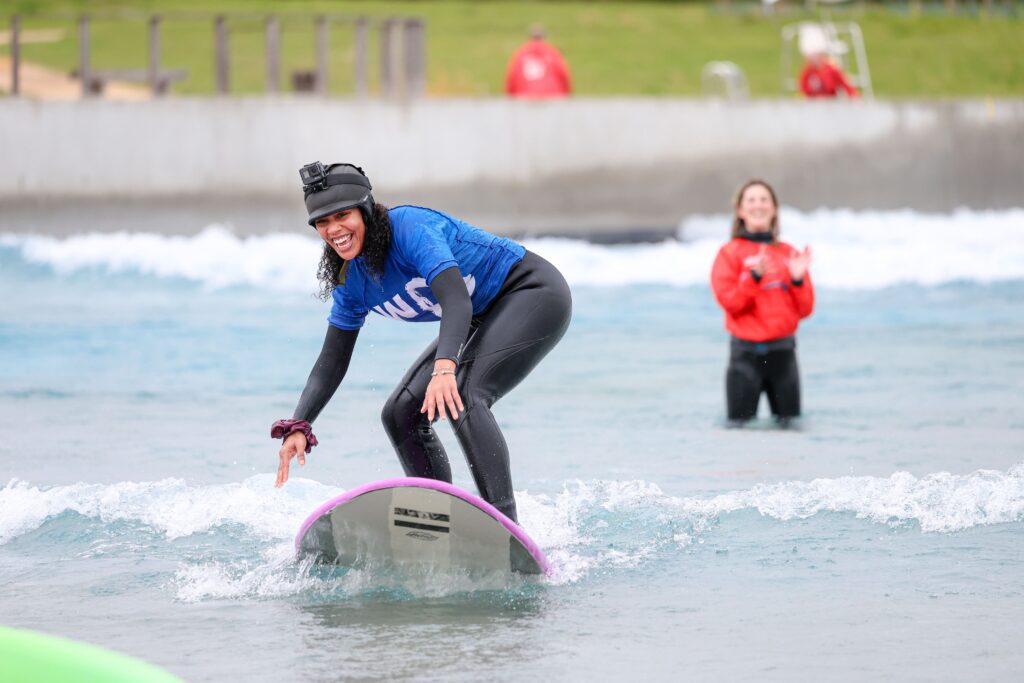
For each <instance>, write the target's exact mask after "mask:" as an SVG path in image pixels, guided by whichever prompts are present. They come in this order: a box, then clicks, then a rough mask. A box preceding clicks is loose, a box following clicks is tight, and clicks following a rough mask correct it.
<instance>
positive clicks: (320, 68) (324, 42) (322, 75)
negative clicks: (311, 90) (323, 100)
mask: <svg viewBox="0 0 1024 683" xmlns="http://www.w3.org/2000/svg"><path fill="white" fill-rule="evenodd" d="M329 37H330V36H329V33H328V25H327V17H325V16H323V15H321V16H318V17H317V18H316V91H317V93H319V94H320V95H326V94H327V64H328V63H329V58H328V56H329V53H330V48H329V47H328V39H329Z"/></svg>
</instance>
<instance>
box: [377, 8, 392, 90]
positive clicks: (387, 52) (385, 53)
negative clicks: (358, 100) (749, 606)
mask: <svg viewBox="0 0 1024 683" xmlns="http://www.w3.org/2000/svg"><path fill="white" fill-rule="evenodd" d="M393 22H394V19H385V20H384V21H382V22H381V24H380V94H381V97H392V96H393V95H394V94H395V93H394V89H395V86H394V83H395V79H394V68H393V65H392V63H391V37H392V34H391V25H392V23H393Z"/></svg>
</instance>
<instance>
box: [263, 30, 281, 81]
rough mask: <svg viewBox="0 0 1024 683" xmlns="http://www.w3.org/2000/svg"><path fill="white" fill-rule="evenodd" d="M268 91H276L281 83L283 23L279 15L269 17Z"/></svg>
mask: <svg viewBox="0 0 1024 683" xmlns="http://www.w3.org/2000/svg"><path fill="white" fill-rule="evenodd" d="M266 44H267V50H266V52H267V92H268V93H276V92H277V91H278V87H279V85H280V83H281V24H280V23H279V22H278V20H277V15H274V14H272V15H270V16H269V17H267V27H266Z"/></svg>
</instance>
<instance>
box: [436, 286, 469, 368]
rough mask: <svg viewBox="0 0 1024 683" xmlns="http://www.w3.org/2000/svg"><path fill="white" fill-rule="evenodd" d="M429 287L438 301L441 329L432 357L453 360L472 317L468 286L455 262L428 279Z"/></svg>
mask: <svg viewBox="0 0 1024 683" xmlns="http://www.w3.org/2000/svg"><path fill="white" fill-rule="evenodd" d="M430 290H431V291H432V292H433V293H434V296H435V297H436V298H437V303H439V304H440V305H441V330H440V332H438V335H437V353H436V354H434V359H435V360H438V359H441V358H448V359H451V360H453V361H455V362H456V363H458V362H459V359H460V358H461V357H462V349H463V347H464V346H465V345H466V337H467V336H468V335H469V323H470V321H471V320H472V319H473V302H472V301H471V300H470V298H469V290H468V289H466V283H465V281H464V280H463V279H462V274H461V273H459V269H458V267H456V266H452V267H451V268H446V269H445V270H442V271H441V272H440V273H438V274H437V276H436V277H435V278H434V280H433V282H431V283H430Z"/></svg>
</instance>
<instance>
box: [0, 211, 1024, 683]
mask: <svg viewBox="0 0 1024 683" xmlns="http://www.w3.org/2000/svg"><path fill="white" fill-rule="evenodd" d="M1018 213H1019V212H1018ZM1018 213H1013V214H1011V215H1010V216H1009V218H1010V219H1013V220H1019V215H1018ZM804 218H806V217H804ZM834 218H835V220H836V221H838V220H840V219H842V220H851V221H854V222H855V223H856V221H858V220H859V221H860V222H861V223H860V224H861V226H862V228H863V232H864V233H865V234H868V233H870V232H871V230H873V229H874V228H875V227H877V226H878V225H879V224H880V223H884V220H882V219H879V218H878V216H875V215H864V216H856V215H855V216H853V217H852V218H851V217H849V216H846V217H845V218H844V217H843V216H840V215H836V216H834ZM997 218H998V217H997ZM799 219H800V217H799V216H797V217H794V218H791V219H790V220H789V222H788V223H785V224H786V225H790V226H793V228H792V231H793V232H798V230H797V228H798V227H799ZM934 220H939V219H936V218H934V217H931V218H929V217H918V218H916V219H915V220H913V221H911V225H910V228H914V229H918V230H919V229H921V227H922V224H924V223H926V222H927V221H934ZM981 220H982V217H977V216H975V217H968V218H964V217H963V216H959V217H957V216H952V217H948V221H950V222H951V223H952V224H953V225H954V226H955V225H956V224H957V223H958V222H960V223H964V222H965V221H981ZM1002 220H1003V222H1006V221H1007V220H1008V217H1007V216H1005V215H1004V216H1002ZM915 221H916V222H915ZM1011 222H1012V221H1011ZM686 227H689V229H690V231H693V232H696V233H699V232H700V230H699V229H700V227H701V226H700V225H699V224H692V225H689V226H684V228H686ZM961 227H963V226H962V225H961ZM684 232H685V230H684ZM923 232H927V233H928V236H930V237H931V238H934V237H935V229H930V230H927V231H923ZM960 232H965V233H966V232H969V231H966V230H961V231H960ZM1020 234H1024V233H1020ZM897 237H899V236H898V235H897V236H894V237H893V244H894V245H895V244H896V242H897V241H898V240H897ZM904 237H905V240H911V242H912V240H913V239H914V238H911V237H906V236H904ZM997 237H998V239H1005V236H997ZM90 239H91V240H92V241H89V240H85V239H81V240H80V239H77V238H68V239H64V240H49V241H47V240H42V241H40V240H39V239H38V238H23V237H17V236H7V237H5V238H4V240H0V291H2V292H3V293H4V296H3V297H0V358H2V359H3V363H2V369H0V414H2V415H4V418H3V425H4V430H3V431H4V434H5V436H6V438H5V439H4V440H3V442H2V443H0V485H2V488H0V622H2V623H4V624H7V625H12V626H16V627H23V628H33V629H37V630H40V631H44V632H47V633H53V634H58V635H62V636H67V637H71V638H76V639H80V640H85V641H88V642H92V643H96V644H99V645H102V646H105V647H108V648H112V649H115V650H119V651H122V652H126V653H128V654H132V655H135V656H139V657H142V658H144V659H146V660H148V661H150V662H152V663H154V664H157V665H159V666H162V667H164V668H166V669H168V670H169V671H171V672H173V673H175V674H178V675H180V676H182V677H183V678H185V679H187V680H190V681H214V680H226V679H230V680H253V681H262V680H266V681H276V680H324V681H326V680H344V679H347V678H353V679H371V680H373V679H379V680H396V679H417V680H446V681H447V680H467V681H469V680H479V679H480V678H483V677H486V678H488V679H492V680H499V681H504V680H524V679H527V678H536V677H546V678H555V679H558V680H575V679H596V680H609V679H613V678H626V677H628V678H641V677H645V678H650V679H654V680H678V679H680V678H682V677H686V676H695V677H698V678H702V679H735V678H743V679H757V680H792V679H794V678H796V679H812V678H828V679H830V680H863V679H865V678H882V677H885V678H899V679H901V680H902V679H909V680H936V679H944V680H962V679H971V680H998V679H1002V680H1006V679H1013V678H1016V677H1018V676H1019V674H1020V672H1021V671H1022V670H1024V654H1022V653H1021V650H1020V647H1019V645H1018V642H1019V624H1020V623H1021V621H1022V619H1024V594H1022V593H1024V588H1022V586H1024V563H1022V561H1021V559H1020V558H1021V555H1020V548H1021V547H1022V544H1024V399H1022V398H1021V395H1022V394H1021V387H1022V386H1024V310H1022V306H1021V303H1020V302H1021V301H1022V300H1024V261H1019V262H1015V263H1017V264H1019V265H1014V264H1013V263H1009V262H1008V261H1007V262H1005V263H1004V262H1001V261H1000V260H999V259H1005V255H996V256H992V257H991V259H988V260H979V261H977V262H976V263H975V266H976V267H975V268H974V271H975V272H977V273H979V275H978V276H977V277H969V276H964V274H963V272H960V271H957V270H956V268H958V267H962V268H963V269H964V270H965V271H966V272H967V273H968V274H969V273H970V272H971V269H970V268H969V267H965V266H963V260H964V259H965V258H968V259H969V258H971V256H970V253H971V252H970V251H969V249H965V248H964V247H963V245H950V246H948V247H947V248H946V251H944V250H943V249H938V250H933V251H931V252H929V254H930V256H929V258H928V259H920V261H919V262H915V261H914V260H913V259H908V260H907V261H906V262H905V266H906V268H907V269H908V271H905V272H904V275H905V276H906V277H905V281H904V282H902V283H896V282H890V281H888V280H887V279H886V277H887V275H886V274H887V273H888V271H885V269H879V270H878V271H874V270H872V269H871V268H868V267H866V266H865V263H864V261H863V258H864V257H863V254H862V253H861V251H858V249H860V248H861V247H862V246H863V245H858V244H854V245H852V246H851V245H849V244H848V241H844V239H845V238H844V239H839V238H836V239H832V238H830V237H829V236H828V235H826V234H823V233H822V234H814V235H811V237H810V238H809V240H808V241H813V242H814V243H815V245H816V249H817V253H818V262H817V263H816V266H815V267H817V268H818V269H819V270H818V271H816V272H820V276H819V278H820V282H821V283H822V285H821V287H820V289H819V297H818V309H817V312H816V314H815V315H814V317H813V318H811V319H810V320H809V321H808V322H807V323H806V324H805V325H804V326H803V327H802V329H801V333H800V336H799V344H800V346H799V357H800V363H801V367H802V371H803V382H804V403H805V412H806V419H805V421H804V424H803V427H802V429H801V430H799V431H785V432H780V431H777V430H775V429H773V428H772V425H771V422H770V421H769V420H768V419H762V420H760V421H758V423H757V424H755V425H754V426H752V427H751V428H749V429H744V430H727V429H725V428H724V427H723V424H722V423H723V410H724V405H723V403H724V397H723V387H722V384H723V375H724V369H725V361H726V355H727V342H726V339H725V335H724V332H723V331H722V329H721V314H720V312H719V311H718V309H717V307H716V306H715V305H714V302H713V300H712V299H711V296H710V292H709V290H708V289H707V287H706V286H705V285H704V279H705V278H706V273H707V270H702V269H703V268H704V261H706V259H707V258H708V256H707V254H711V255H713V248H711V246H710V245H711V240H706V241H701V240H699V239H697V240H695V241H693V242H681V243H670V244H665V245H650V246H645V247H639V246H633V247H625V246H623V247H600V248H599V247H595V246H593V245H585V244H580V243H572V242H566V241H545V240H541V241H533V242H531V243H530V246H531V248H533V249H535V250H536V251H538V252H539V253H541V254H542V255H545V256H549V257H550V258H551V259H552V260H553V261H555V262H556V264H558V265H560V266H561V267H562V268H563V270H564V271H565V272H566V273H567V276H569V279H570V282H571V283H572V284H573V286H574V291H575V318H574V322H573V326H572V328H571V329H570V332H569V333H568V335H567V336H566V338H565V340H564V341H563V343H562V344H561V345H560V346H559V347H558V348H557V349H556V350H555V351H554V352H553V353H552V355H551V356H549V358H548V359H547V360H545V362H544V363H543V364H542V365H541V366H540V368H539V369H538V370H537V371H536V373H535V374H534V375H533V376H531V377H530V378H529V379H528V380H527V381H526V382H525V383H524V384H523V385H522V386H521V387H520V388H519V389H517V391H516V392H514V393H513V394H512V395H510V396H508V397H507V398H506V399H505V400H503V401H502V402H501V403H499V404H498V406H497V407H496V411H495V412H496V414H497V416H498V418H499V420H500V421H501V423H502V425H503V428H504V430H505V433H506V436H507V438H508V440H509V442H510V446H511V449H512V452H513V473H514V476H515V483H516V490H517V492H518V499H519V506H520V515H521V521H522V523H523V525H524V527H525V528H526V529H527V531H528V532H529V533H530V534H531V535H532V536H533V537H534V538H535V539H536V540H537V541H538V543H539V544H540V545H541V547H542V548H543V549H544V550H545V552H546V553H547V554H548V556H549V558H550V559H551V561H552V564H553V565H554V567H555V571H554V574H553V575H552V576H551V577H550V578H548V579H546V580H542V581H532V580H527V579H520V578H511V579H496V578H491V579H488V580H479V581H470V580H469V579H467V578H465V577H460V576H443V575H411V576H409V575H406V576H399V575H387V576H381V575H369V574H367V573H365V572H349V573H344V572H324V571H318V570H310V569H309V568H307V567H304V566H300V565H297V564H296V563H295V562H294V561H293V559H292V556H291V542H292V538H293V535H294V533H295V531H296V530H297V528H298V526H299V524H300V523H301V521H302V520H303V518H304V517H305V516H306V514H308V512H309V511H311V510H312V509H313V508H314V507H315V506H316V505H317V504H319V503H321V502H323V501H324V500H326V499H327V498H328V497H330V496H333V495H336V494H338V493H340V492H341V491H343V490H345V489H348V488H351V487H354V486H357V485H360V484H362V483H365V482H367V481H371V480H374V479H380V478H387V477H392V476H396V475H398V474H399V473H400V469H399V467H398V464H397V461H396V459H395V457H394V455H393V454H392V453H391V452H390V449H389V448H388V447H387V439H386V437H385V435H384V433H383V430H382V427H381V426H380V424H379V419H378V414H379V411H380V407H381V404H382V403H383V400H384V398H385V397H386V396H387V395H388V393H389V392H390V390H391V387H392V385H393V383H394V382H395V381H397V379H398V378H399V377H400V376H401V374H402V372H403V371H404V369H405V366H406V364H407V363H408V362H410V361H411V360H412V359H413V358H414V357H415V356H416V355H417V353H418V351H419V350H420V349H421V347H422V346H425V345H426V343H427V342H428V341H429V339H430V335H431V333H432V332H433V328H431V327H429V326H422V327H420V326H413V325H401V324H397V323H394V322H391V321H386V320H383V319H381V320H377V319H374V320H372V321H371V322H370V324H369V326H368V327H367V329H366V330H365V331H364V332H363V334H362V336H361V338H360V344H359V347H358V348H357V351H356V357H355V359H354V362H353V367H352V369H351V371H350V374H349V377H348V378H347V379H346V381H345V383H344V385H343V387H342V389H341V391H340V392H339V394H338V396H337V397H336V398H335V399H334V401H333V402H332V403H331V405H330V406H329V407H328V408H327V410H326V411H325V412H324V414H323V416H322V417H321V418H320V420H319V421H318V424H317V433H318V436H319V438H320V441H321V444H322V445H321V446H320V447H319V448H318V449H316V450H315V451H314V453H313V455H312V456H310V458H309V460H308V462H307V465H306V467H305V468H302V469H301V470H297V471H294V472H293V480H292V481H291V482H289V484H288V485H287V486H286V487H285V488H284V489H282V490H275V489H274V488H273V479H274V475H273V473H274V470H275V466H276V451H277V446H276V445H275V444H276V442H274V441H271V440H270V439H269V438H268V432H269V426H270V424H271V423H272V422H273V421H274V420H275V419H277V418H279V417H284V416H287V415H289V414H290V412H291V409H292V407H293V406H294V403H295V400H296V398H297V396H298V393H299V391H300V390H301V388H302V384H303V382H304V380H305V377H306V374H307V373H308V370H309V367H310V364H311V362H312V360H313V359H314V357H315V355H316V353H317V352H318V350H319V345H320V341H321V339H322V335H323V332H324V330H325V324H326V323H325V322H324V319H325V316H326V309H325V305H324V304H322V303H320V302H319V301H317V300H315V299H314V298H313V297H312V296H310V294H309V292H310V290H311V287H309V286H308V284H309V283H308V280H306V279H304V278H305V277H306V269H307V265H308V259H309V254H310V253H313V254H314V256H315V243H312V241H311V240H309V239H308V238H306V237H305V236H302V237H294V238H286V237H285V236H279V237H276V238H273V239H276V240H277V241H270V242H260V241H256V240H252V241H248V242H243V241H240V240H236V239H234V238H229V237H228V236H226V235H225V234H220V233H204V234H203V235H200V236H196V237H191V238H177V241H168V240H167V239H164V238H160V237H159V236H148V237H147V236H135V237H132V236H125V235H121V236H96V237H94V238H90ZM168 239H169V238H168ZM965 239H966V238H965ZM971 239H979V238H977V236H976V235H974V236H972V237H971ZM995 240H996V238H993V245H992V249H991V250H990V251H991V253H995V247H996V242H995ZM211 242H212V243H213V246H212V247H211V244H210V243H211ZM705 242H707V243H705ZM1020 242H1024V237H1018V238H1016V242H1012V243H1011V244H1010V245H1009V247H1008V248H1004V249H1003V251H1007V250H1009V251H1010V252H1011V256H1012V255H1014V254H1017V253H1018V252H1019V250H1020V249H1022V248H1024V247H1022V246H1021V244H1019V243H1020ZM715 243H717V242H715ZM929 244H930V243H929ZM1004 244H1005V243H1004ZM844 245H846V246H844ZM915 245H916V247H920V245H921V243H911V244H910V247H904V246H894V247H893V248H894V249H903V248H907V249H910V248H911V247H915ZM916 247H915V248H916ZM211 249H213V250H216V251H218V252H219V253H223V252H224V251H225V250H229V249H235V250H237V253H236V254H235V257H233V258H230V259H228V260H226V261H225V262H223V263H219V262H218V263H213V264H212V265H211V263H210V262H209V259H210V258H211V257H210V254H209V253H208V252H209V251H210V250H211ZM1014 249H1016V250H1018V252H1014V251H1013V250H1014ZM311 250H312V251H311ZM947 251H948V252H950V253H946V252H947ZM288 254H295V255H296V256H295V258H296V259H298V261H299V265H298V266H296V267H295V269H294V272H293V271H292V270H289V269H288V268H286V267H282V266H281V265H280V263H279V260H280V258H282V255H288ZM936 254H937V255H936ZM965 254H967V255H966V256H965ZM274 255H276V256H277V257H278V258H277V259H275V258H273V256H274ZM302 259H306V260H305V261H303V260H302ZM702 259H703V260H702ZM844 259H847V260H844ZM936 259H938V260H939V264H938V266H939V267H938V270H939V271H942V272H946V273H947V275H946V276H943V277H936V276H935V271H936V268H937V266H936ZM943 259H945V260H943ZM638 262H642V263H645V264H647V265H648V267H646V268H636V267H634V268H633V272H635V273H636V274H637V275H636V276H635V277H632V278H631V277H625V276H622V272H624V270H623V269H625V270H627V271H628V268H626V266H628V265H629V264H631V263H632V264H634V266H635V265H636V264H637V263H638ZM946 262H948V264H951V265H949V268H947V269H946V270H945V271H943V270H942V267H941V266H942V265H943V263H946ZM662 263H667V264H669V265H666V266H662V265H660V264H662ZM672 264H676V265H672ZM678 264H684V265H683V266H679V265H678ZM1000 264H1002V265H1000ZM707 265H709V264H707ZM868 265H870V264H868ZM969 265H970V264H968V266H969ZM982 265H985V266H987V267H985V268H982V267H980V266H982ZM844 266H846V267H857V268H860V269H862V271H863V272H865V273H866V274H867V275H866V276H865V278H864V281H863V282H862V283H860V285H857V286H851V285H850V284H849V283H848V282H846V281H843V280H842V279H841V278H839V277H838V276H835V277H836V278H837V279H834V280H833V281H832V282H830V280H829V277H830V276H829V275H828V274H827V271H828V269H833V271H837V270H841V269H843V268H844ZM1017 267H1019V268H1020V269H1021V271H1022V272H1019V273H1014V271H1013V269H1014V268H1017ZM998 268H1003V269H1004V271H1005V272H1004V271H1000V272H999V273H997V275H999V277H995V278H993V277H991V274H992V271H993V270H998ZM680 271H682V274H681V273H680ZM846 272H848V270H847V271H846ZM878 273H882V274H878ZM844 277H845V275H844ZM765 409H766V408H765V406H764V405H762V411H764V410H765ZM440 431H441V433H442V437H443V438H444V439H445V441H446V443H447V444H448V445H449V453H450V454H451V455H452V456H453V470H454V472H455V483H456V484H459V485H462V486H464V487H467V488H470V489H472V484H471V481H470V479H469V476H468V472H467V471H466V468H465V464H464V462H463V461H462V460H461V458H460V457H459V451H458V447H457V445H456V444H455V442H454V439H452V438H451V435H450V433H449V432H448V431H447V429H446V428H444V427H442V428H441V429H440Z"/></svg>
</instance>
